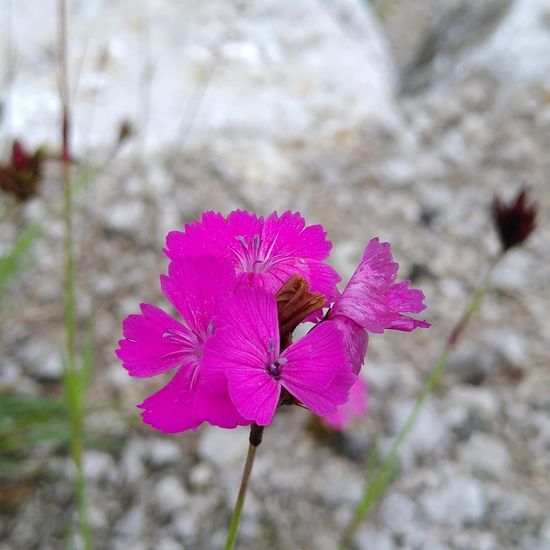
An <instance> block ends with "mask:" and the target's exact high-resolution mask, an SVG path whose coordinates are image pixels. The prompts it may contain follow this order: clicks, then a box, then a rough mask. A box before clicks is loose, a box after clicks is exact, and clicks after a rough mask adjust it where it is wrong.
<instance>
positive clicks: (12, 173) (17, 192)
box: [0, 140, 44, 201]
mask: <svg viewBox="0 0 550 550" xmlns="http://www.w3.org/2000/svg"><path fill="white" fill-rule="evenodd" d="M43 160H44V151H43V150H42V149H40V148H38V149H36V151H35V152H34V153H33V154H32V155H30V154H29V153H28V152H27V150H26V149H25V147H24V146H23V145H22V144H21V142H20V141H18V140H15V141H14V142H13V144H12V148H11V159H10V161H9V163H7V164H5V165H3V164H0V189H3V190H4V191H6V192H7V193H11V194H12V195H14V196H15V197H16V198H17V199H18V200H20V201H24V200H26V199H29V198H30V197H33V196H34V195H36V193H37V191H38V184H39V181H40V178H41V176H42V164H43Z"/></svg>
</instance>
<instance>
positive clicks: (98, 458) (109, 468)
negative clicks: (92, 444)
mask: <svg viewBox="0 0 550 550" xmlns="http://www.w3.org/2000/svg"><path fill="white" fill-rule="evenodd" d="M82 467H83V470H84V476H85V477H86V479H87V480H88V481H91V482H96V483H97V482H100V481H109V480H112V479H114V478H115V477H116V466H115V462H114V460H113V458H112V457H111V455H109V454H107V453H103V452H100V451H96V450H94V449H88V450H86V451H84V454H83V457H82Z"/></svg>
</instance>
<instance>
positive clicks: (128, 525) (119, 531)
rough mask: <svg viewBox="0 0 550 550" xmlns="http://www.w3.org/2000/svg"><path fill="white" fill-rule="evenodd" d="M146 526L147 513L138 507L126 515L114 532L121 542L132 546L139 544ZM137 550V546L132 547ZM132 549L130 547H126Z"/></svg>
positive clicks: (119, 521)
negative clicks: (135, 543)
mask: <svg viewBox="0 0 550 550" xmlns="http://www.w3.org/2000/svg"><path fill="white" fill-rule="evenodd" d="M144 526H145V512H144V509H143V507H142V506H140V505H138V506H135V507H134V508H131V509H130V510H129V511H128V513H127V514H126V515H124V516H123V517H122V518H121V519H119V520H118V522H117V523H116V525H115V527H114V532H115V534H116V537H117V538H118V539H121V540H120V541H119V542H124V543H125V544H128V545H129V544H130V543H134V542H137V541H138V540H139V539H140V538H141V537H142V534H143V528H144ZM131 547H132V548H135V546H133V544H132V546H131ZM126 548H130V546H126Z"/></svg>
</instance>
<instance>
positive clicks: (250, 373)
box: [117, 210, 429, 433]
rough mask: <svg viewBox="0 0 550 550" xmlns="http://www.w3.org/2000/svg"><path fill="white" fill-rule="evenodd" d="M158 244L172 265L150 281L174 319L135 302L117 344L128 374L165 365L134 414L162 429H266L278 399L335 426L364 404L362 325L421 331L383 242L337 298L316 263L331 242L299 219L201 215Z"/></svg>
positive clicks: (329, 274)
mask: <svg viewBox="0 0 550 550" xmlns="http://www.w3.org/2000/svg"><path fill="white" fill-rule="evenodd" d="M166 244H167V247H166V250H165V252H166V254H167V255H168V257H169V258H170V259H171V263H170V266H169V272H168V276H162V277H161V288H162V291H163V292H164V294H165V296H166V297H167V298H168V300H169V301H170V302H171V304H172V305H173V306H174V308H175V309H176V310H177V311H178V312H179V314H180V316H181V318H182V321H178V320H176V319H173V318H172V317H171V316H170V315H168V314H167V313H165V312H164V311H162V310H161V309H159V308H157V307H155V306H153V305H147V304H142V305H141V314H139V315H130V316H128V317H127V318H126V319H125V320H124V323H123V335H124V338H123V339H122V340H120V342H119V349H118V350H117V355H118V357H119V358H120V359H121V360H122V363H123V366H124V368H125V369H126V370H127V371H128V373H129V374H130V375H131V376H134V377H138V378H139V377H151V376H156V375H158V374H162V373H165V372H168V371H170V370H175V371H176V372H175V374H174V376H173V377H172V379H171V380H170V382H168V384H166V385H165V386H164V387H163V388H161V389H160V390H159V391H157V392H156V393H154V394H153V395H150V396H149V397H147V398H146V399H145V400H144V401H143V403H141V404H140V405H139V407H140V408H141V409H143V412H142V417H143V420H144V421H145V422H146V423H147V424H150V425H151V426H153V427H154V428H156V429H159V430H161V431H164V432H168V433H171V432H179V431H183V430H187V429H196V428H197V427H198V426H200V425H201V424H202V423H203V422H209V423H210V424H213V425H216V426H220V427H224V428H234V427H236V426H237V425H246V424H251V423H256V424H258V425H260V426H266V425H268V424H270V423H271V422H272V420H273V417H274V415H275V411H276V409H277V407H278V406H280V405H282V404H299V405H302V406H304V407H307V408H309V409H310V410H311V411H313V412H314V413H315V414H317V415H320V416H324V417H328V418H327V420H326V422H328V423H332V425H334V426H336V427H339V426H341V427H343V426H345V425H346V424H347V422H348V421H349V420H351V419H352V418H353V417H354V416H357V415H359V414H361V413H362V412H364V409H365V407H366V404H365V388H364V384H363V383H362V382H361V381H359V382H357V383H356V380H357V375H358V373H359V370H360V368H361V365H362V363H363V360H364V357H365V354H366V351H367V346H368V338H369V337H368V332H383V331H384V330H385V329H395V330H405V331H411V330H413V329H415V328H416V327H424V326H429V324H428V323H427V322H426V321H420V320H417V319H414V318H412V317H410V316H408V315H405V313H418V312H420V311H422V310H423V309H424V307H425V306H424V304H423V299H424V295H423V294H422V292H420V291H419V290H415V289H410V288H409V283H408V281H404V282H400V283H396V282H395V279H396V274H397V267H398V266H397V264H396V263H394V262H393V258H392V256H391V251H390V246H389V244H387V243H380V242H379V241H378V239H373V240H371V242H370V243H369V245H368V246H367V248H366V250H365V253H364V254H363V258H362V260H361V263H360V265H359V267H358V268H357V270H356V271H355V273H354V274H353V276H352V277H351V280H350V281H349V283H348V285H347V287H346V288H345V290H344V292H343V294H342V295H341V296H340V294H339V293H338V290H337V288H336V283H337V282H338V281H339V280H340V277H339V276H338V274H337V273H336V272H335V271H334V270H333V269H332V268H331V267H330V266H328V265H327V264H325V263H324V260H326V258H327V256H328V253H329V251H330V248H331V244H330V242H329V241H327V240H326V235H325V232H324V230H323V228H322V227H321V226H320V225H313V226H306V224H305V221H304V219H303V218H302V217H301V216H300V214H298V213H295V214H292V213H291V212H284V213H283V214H282V215H280V216H279V215H278V214H277V213H276V212H274V213H272V214H271V215H270V216H268V217H267V218H266V219H265V220H264V219H263V218H261V217H258V216H256V215H254V214H250V213H248V212H244V211H240V210H237V211H234V212H231V213H230V214H229V215H228V216H227V218H224V217H223V216H222V215H221V214H218V213H214V212H205V213H204V214H203V216H202V220H201V221H198V222H195V223H192V224H189V225H187V226H186V227H185V231H183V232H177V231H175V232H172V233H169V235H168V236H167V240H166ZM331 305H332V308H331V309H329V310H328V312H327V314H326V315H325V316H324V318H323V319H322V320H320V318H321V315H322V311H323V308H325V307H330V306H331ZM312 319H313V320H316V321H317V323H316V324H315V326H314V327H313V329H312V330H310V332H309V333H308V334H307V335H306V336H304V337H303V338H301V339H300V340H298V341H297V342H295V343H293V339H292V337H293V331H294V329H295V328H296V327H297V326H298V325H299V324H300V323H301V322H303V321H304V320H312ZM354 384H355V386H354ZM352 386H353V387H354V389H353V393H352V396H351V400H350V401H349V402H348V397H349V392H350V388H352Z"/></svg>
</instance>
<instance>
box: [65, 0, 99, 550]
mask: <svg viewBox="0 0 550 550" xmlns="http://www.w3.org/2000/svg"><path fill="white" fill-rule="evenodd" d="M58 10H59V11H58V17H59V19H58V24H59V29H58V31H59V35H58V39H59V57H60V60H59V79H60V95H61V107H62V121H61V159H62V176H63V186H64V191H65V207H64V212H63V215H64V221H65V334H66V346H67V349H66V364H65V376H64V383H65V398H66V402H67V408H68V412H69V415H70V418H71V456H72V459H73V461H74V464H75V469H76V481H75V489H76V499H77V504H78V516H79V529H80V536H81V538H82V543H83V544H84V548H85V549H86V550H90V549H91V548H92V537H91V530H90V525H89V522H88V515H87V498H86V483H85V478H84V472H83V467H82V454H83V449H84V434H83V428H84V403H83V400H84V386H83V384H82V383H81V376H80V375H81V373H80V372H79V371H80V367H78V366H77V364H76V360H77V357H76V298H75V258H74V236H73V190H72V185H71V150H70V135H71V109H70V96H69V84H68V74H67V67H68V65H67V49H68V45H67V6H66V2H65V0H59V3H58Z"/></svg>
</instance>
